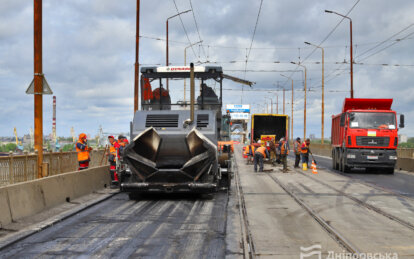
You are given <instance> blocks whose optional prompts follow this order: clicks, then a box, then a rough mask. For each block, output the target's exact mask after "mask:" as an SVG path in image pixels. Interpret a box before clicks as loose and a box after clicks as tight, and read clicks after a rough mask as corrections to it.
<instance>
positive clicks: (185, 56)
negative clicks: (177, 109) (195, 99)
mask: <svg viewBox="0 0 414 259" xmlns="http://www.w3.org/2000/svg"><path fill="white" fill-rule="evenodd" d="M202 42H203V41H202V40H201V41H199V42H196V43H193V44H191V45H188V46H187V47H185V48H184V66H187V49H188V48H190V47H192V46H194V45H196V44H199V43H202ZM186 82H187V79H185V78H184V104H185V91H186Z"/></svg>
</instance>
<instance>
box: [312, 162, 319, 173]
mask: <svg viewBox="0 0 414 259" xmlns="http://www.w3.org/2000/svg"><path fill="white" fill-rule="evenodd" d="M311 167H312V173H313V174H318V170H317V169H316V164H315V161H314V160H312V166H311Z"/></svg>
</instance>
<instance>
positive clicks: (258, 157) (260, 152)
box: [254, 147, 269, 172]
mask: <svg viewBox="0 0 414 259" xmlns="http://www.w3.org/2000/svg"><path fill="white" fill-rule="evenodd" d="M266 157H269V151H267V148H266V147H258V148H257V149H256V151H255V152H254V172H257V163H259V166H260V168H259V172H263V159H264V158H266Z"/></svg>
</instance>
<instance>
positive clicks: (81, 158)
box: [76, 133, 92, 171]
mask: <svg viewBox="0 0 414 259" xmlns="http://www.w3.org/2000/svg"><path fill="white" fill-rule="evenodd" d="M91 150H92V148H91V147H89V146H88V140H87V138H86V134H85V133H81V134H79V140H78V142H77V143H76V152H78V163H79V168H78V170H79V171H80V170H83V169H88V167H89V161H91V157H90V154H89V152H90V151H91Z"/></svg>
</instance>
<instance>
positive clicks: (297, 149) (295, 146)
mask: <svg viewBox="0 0 414 259" xmlns="http://www.w3.org/2000/svg"><path fill="white" fill-rule="evenodd" d="M301 145H302V144H301V143H300V138H296V141H295V143H294V144H293V151H294V152H295V166H294V167H295V168H299V162H300V153H301V149H300V147H301Z"/></svg>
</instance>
